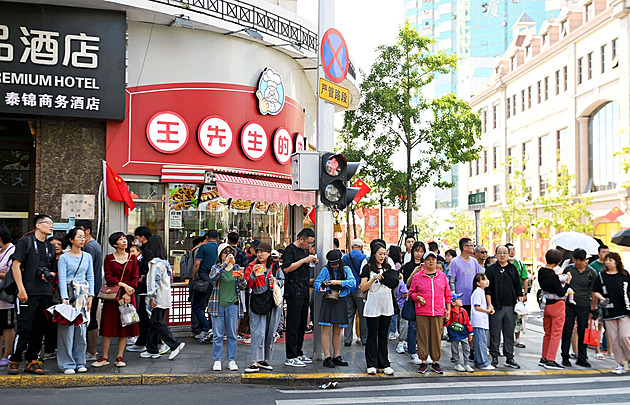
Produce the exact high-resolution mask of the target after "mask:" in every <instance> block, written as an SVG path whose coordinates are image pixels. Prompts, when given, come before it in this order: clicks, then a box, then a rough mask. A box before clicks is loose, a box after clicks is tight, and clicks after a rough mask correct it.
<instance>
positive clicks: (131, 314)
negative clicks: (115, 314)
mask: <svg viewBox="0 0 630 405" xmlns="http://www.w3.org/2000/svg"><path fill="white" fill-rule="evenodd" d="M118 310H119V311H120V323H122V326H123V328H125V327H127V326H129V325H133V324H134V323H137V322H140V317H139V316H138V312H136V308H135V307H134V306H133V305H131V304H124V305H121V306H119V307H118Z"/></svg>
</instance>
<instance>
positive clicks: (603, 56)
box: [600, 44, 608, 73]
mask: <svg viewBox="0 0 630 405" xmlns="http://www.w3.org/2000/svg"><path fill="white" fill-rule="evenodd" d="M600 53H601V60H602V73H604V72H606V60H607V59H608V45H607V44H604V45H602V47H601V48H600Z"/></svg>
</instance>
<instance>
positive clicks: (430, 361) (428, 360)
mask: <svg viewBox="0 0 630 405" xmlns="http://www.w3.org/2000/svg"><path fill="white" fill-rule="evenodd" d="M427 364H433V359H432V358H431V355H429V356H428V357H427Z"/></svg>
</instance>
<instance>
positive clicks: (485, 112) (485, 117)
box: [481, 108, 488, 132]
mask: <svg viewBox="0 0 630 405" xmlns="http://www.w3.org/2000/svg"><path fill="white" fill-rule="evenodd" d="M481 116H482V117H483V120H482V127H483V132H486V131H487V130H488V109H487V108H484V109H483V113H482V114H481Z"/></svg>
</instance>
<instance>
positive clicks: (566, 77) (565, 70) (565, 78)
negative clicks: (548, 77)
mask: <svg viewBox="0 0 630 405" xmlns="http://www.w3.org/2000/svg"><path fill="white" fill-rule="evenodd" d="M562 79H563V81H564V86H563V89H562V90H563V91H567V84H568V83H569V69H568V67H567V66H565V67H564V68H562Z"/></svg>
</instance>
